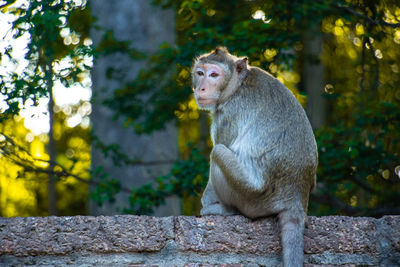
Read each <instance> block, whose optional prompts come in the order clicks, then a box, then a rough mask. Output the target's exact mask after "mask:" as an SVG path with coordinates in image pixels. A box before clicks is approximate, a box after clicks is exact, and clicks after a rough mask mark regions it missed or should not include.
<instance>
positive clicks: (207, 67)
mask: <svg viewBox="0 0 400 267" xmlns="http://www.w3.org/2000/svg"><path fill="white" fill-rule="evenodd" d="M225 76H226V73H225V71H224V69H223V68H222V67H221V66H219V65H217V64H208V63H206V64H201V63H199V64H197V65H196V66H195V67H194V69H193V92H194V98H195V99H196V103H197V105H198V107H199V108H200V109H207V110H213V109H214V108H215V106H216V104H217V101H218V99H219V97H220V94H221V89H222V87H223V84H224V82H225V80H226V79H225Z"/></svg>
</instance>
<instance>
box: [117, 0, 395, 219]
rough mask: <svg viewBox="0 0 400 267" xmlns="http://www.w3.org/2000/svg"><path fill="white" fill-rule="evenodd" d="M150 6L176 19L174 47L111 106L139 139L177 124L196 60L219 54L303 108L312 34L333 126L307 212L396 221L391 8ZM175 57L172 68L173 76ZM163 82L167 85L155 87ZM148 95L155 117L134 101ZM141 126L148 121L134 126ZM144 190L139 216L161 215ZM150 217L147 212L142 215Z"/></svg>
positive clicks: (321, 134)
mask: <svg viewBox="0 0 400 267" xmlns="http://www.w3.org/2000/svg"><path fill="white" fill-rule="evenodd" d="M154 2H155V3H157V4H162V5H163V6H165V7H173V8H175V10H176V11H177V14H178V15H177V26H176V27H177V32H178V38H177V46H176V47H175V48H173V49H172V48H170V47H169V46H165V45H164V46H163V47H161V49H160V51H159V53H158V54H157V55H155V56H154V57H153V58H152V60H151V64H150V67H149V68H148V69H147V70H143V71H142V73H141V75H139V76H138V77H137V79H136V80H135V81H133V82H132V83H131V84H130V85H129V87H126V88H124V89H123V90H119V91H117V92H116V96H115V98H114V99H113V100H110V101H109V103H111V102H113V101H115V103H119V102H121V101H122V102H123V105H122V107H123V108H120V107H118V106H117V105H114V106H112V105H110V106H111V107H112V108H114V109H115V110H116V111H117V112H120V113H122V114H127V115H128V116H129V120H130V122H131V123H130V124H131V125H133V126H134V127H135V129H136V130H137V131H138V132H142V131H144V132H148V131H151V130H152V129H158V128H160V126H161V125H163V124H164V123H165V121H168V120H170V119H173V118H174V117H173V111H174V114H175V115H176V114H177V112H176V111H177V110H178V111H179V110H180V108H181V106H180V105H181V101H182V99H185V98H186V97H187V96H188V95H189V94H190V90H189V88H188V85H189V84H190V82H189V73H190V70H189V68H190V64H191V60H192V58H193V57H194V56H196V55H198V54H200V53H202V52H204V51H209V50H211V49H213V48H214V47H215V46H217V45H224V46H227V47H228V48H229V49H230V50H231V51H240V53H241V54H240V55H247V56H248V57H249V59H250V63H251V64H252V65H256V66H260V67H262V68H265V69H267V70H269V71H270V72H271V73H272V74H274V75H275V76H277V77H278V78H279V79H281V80H282V81H283V82H284V83H285V84H286V85H287V86H288V87H289V88H290V89H291V90H292V91H293V92H294V93H295V95H296V97H297V98H298V99H299V101H300V102H302V103H303V104H304V98H303V97H302V96H301V94H304V93H302V92H299V89H298V87H299V85H298V83H299V81H301V80H300V79H299V78H298V76H301V70H299V69H297V68H299V67H300V66H301V64H298V61H299V60H302V56H303V53H304V51H303V45H304V42H305V41H306V40H304V39H303V38H304V34H305V33H307V32H309V31H315V27H317V29H320V30H319V31H318V30H317V32H315V34H326V36H327V38H326V40H325V47H324V54H323V55H322V57H321V59H322V60H323V63H324V64H325V66H326V73H327V79H328V84H327V86H326V91H327V93H326V94H325V97H326V98H327V99H328V100H329V109H330V111H332V112H331V116H330V117H329V118H328V122H329V123H330V124H329V125H327V126H326V127H323V128H322V129H319V130H318V131H317V132H316V137H317V142H318V144H319V148H320V151H319V152H320V168H319V170H318V174H319V175H318V177H319V186H318V188H317V190H316V193H315V196H314V198H312V199H313V200H315V202H312V203H311V208H310V212H311V213H312V214H317V215H318V214H320V215H321V214H330V213H339V214H349V215H350V214H351V215H354V214H356V215H374V216H380V215H382V214H384V213H399V210H398V209H397V208H396V207H395V206H394V204H393V203H394V202H393V201H394V199H396V198H398V197H399V195H400V190H399V180H398V178H397V177H396V176H395V175H394V172H393V170H394V168H395V166H396V164H399V158H398V157H399V155H398V152H397V151H398V145H396V144H397V143H396V142H398V138H399V135H398V132H399V131H398V129H397V128H396V127H395V122H396V121H397V120H398V119H397V117H396V115H395V114H397V113H396V111H397V110H398V108H399V100H400V98H399V91H398V83H399V80H398V79H399V78H398V77H399V76H398V75H396V73H397V71H398V65H397V64H396V62H398V61H399V59H400V57H399V56H400V55H399V53H398V52H397V51H398V47H397V48H396V46H397V44H398V43H399V35H400V31H399V30H398V28H399V27H400V23H399V21H400V6H399V4H398V3H397V2H395V1H385V3H379V2H374V1H346V2H344V1H330V0H326V1H281V2H279V3H276V2H275V1H241V0H235V1H231V2H230V3H229V5H226V4H225V3H222V2H218V1H207V0H204V1H184V0H176V1H174V0H171V1H154ZM166 49H167V50H168V52H165V51H166ZM382 54H384V55H383V56H382ZM171 57H173V62H175V64H176V69H174V70H173V71H174V72H172V74H171V70H170V69H171V68H170V65H171V63H172V60H171ZM303 60H304V59H303ZM295 63H296V64H295ZM339 66H340V67H339ZM354 70H356V72H354ZM381 70H384V71H381ZM392 73H393V74H395V75H396V77H395V78H393V75H392ZM162 77H164V79H165V80H166V81H167V82H166V84H165V85H161V86H153V85H155V84H158V83H157V81H158V80H159V79H161V78H162ZM171 78H172V79H171ZM171 87H173V88H174V91H172V92H171V89H170V88H171ZM138 88H142V89H140V90H142V91H139V89H138ZM148 88H156V90H157V93H154V95H153V96H154V97H152V98H151V101H149V102H147V103H146V104H145V105H146V106H148V105H149V104H154V106H155V107H156V108H153V107H152V108H147V109H146V110H144V109H143V108H142V107H143V103H142V102H140V94H141V92H144V91H145V89H147V91H146V93H148ZM360 91H361V94H360ZM160 92H161V93H160ZM171 94H173V95H174V97H173V99H169V101H174V99H175V100H176V102H170V103H169V105H170V106H169V107H165V105H163V102H162V100H163V97H164V98H165V97H168V96H170V95H171ZM178 95H179V97H177V96H178ZM158 97H160V98H158ZM178 101H179V102H178ZM159 103H160V107H162V116H161V117H159V118H158V119H157V120H154V117H155V116H157V114H158V115H159V114H160V110H158V109H157V106H158V104H159ZM126 111H128V112H126ZM132 111H134V112H132ZM178 114H181V112H178ZM143 116H144V117H145V118H146V119H144V120H141V121H139V120H136V118H138V117H143ZM368 142H369V143H368ZM367 143H368V144H369V145H368V146H367V145H366V144H367ZM372 163H373V164H372ZM388 173H389V176H388ZM382 175H384V176H382ZM380 177H383V180H382V179H381V178H380ZM385 177H386V178H385ZM388 177H389V178H388ZM143 189H144V191H143V192H146V194H142V196H141V197H139V196H140V195H139V194H136V196H138V197H139V198H135V201H138V202H141V203H142V202H144V204H141V205H142V206H146V205H159V203H160V202H159V201H158V200H157V199H160V198H162V192H161V191H160V192H159V193H160V194H161V195H158V193H157V192H158V191H157V190H155V191H153V189H152V188H151V187H149V186H147V187H146V188H143ZM145 195H146V196H145ZM139 210H140V209H139ZM148 211H150V209H148V208H146V209H145V212H148Z"/></svg>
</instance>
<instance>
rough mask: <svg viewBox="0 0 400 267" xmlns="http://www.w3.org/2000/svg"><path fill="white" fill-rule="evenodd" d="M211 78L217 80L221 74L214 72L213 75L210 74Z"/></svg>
mask: <svg viewBox="0 0 400 267" xmlns="http://www.w3.org/2000/svg"><path fill="white" fill-rule="evenodd" d="M210 76H211V77H213V78H215V77H218V76H219V74H218V73H216V72H213V73H211V74H210Z"/></svg>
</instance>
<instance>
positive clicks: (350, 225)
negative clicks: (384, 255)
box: [304, 216, 377, 254]
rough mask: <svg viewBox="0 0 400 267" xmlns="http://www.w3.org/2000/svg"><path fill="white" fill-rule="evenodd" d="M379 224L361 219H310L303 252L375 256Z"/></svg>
mask: <svg viewBox="0 0 400 267" xmlns="http://www.w3.org/2000/svg"><path fill="white" fill-rule="evenodd" d="M376 221H377V220H376V219H373V218H362V217H340V216H328V217H322V218H317V217H308V221H307V226H306V229H305V233H304V251H305V253H307V254H315V253H322V252H335V253H361V254H366V253H376V252H377V243H376V242H375V241H376V240H377V237H376V234H377V232H376Z"/></svg>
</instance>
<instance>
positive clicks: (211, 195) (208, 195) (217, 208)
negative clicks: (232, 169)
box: [200, 162, 237, 215]
mask: <svg viewBox="0 0 400 267" xmlns="http://www.w3.org/2000/svg"><path fill="white" fill-rule="evenodd" d="M216 175H222V173H221V171H220V170H219V168H218V167H217V166H215V164H213V163H212V162H211V166H210V180H209V181H208V183H207V186H206V189H205V190H204V193H203V196H202V197H201V204H202V206H203V208H202V209H201V211H200V214H201V215H234V214H237V213H236V212H235V211H234V210H233V209H231V208H229V207H228V206H226V205H224V204H223V203H222V202H221V200H220V199H219V198H218V196H217V194H216V193H215V190H214V187H213V184H212V182H211V181H212V180H213V179H212V178H213V177H215V176H216Z"/></svg>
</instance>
